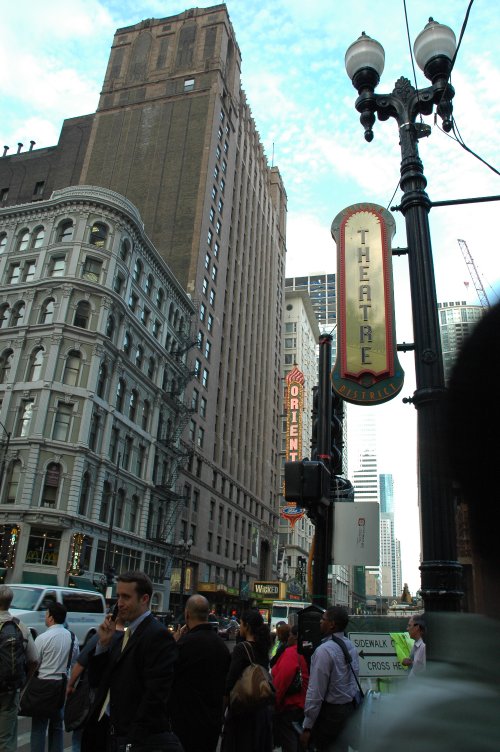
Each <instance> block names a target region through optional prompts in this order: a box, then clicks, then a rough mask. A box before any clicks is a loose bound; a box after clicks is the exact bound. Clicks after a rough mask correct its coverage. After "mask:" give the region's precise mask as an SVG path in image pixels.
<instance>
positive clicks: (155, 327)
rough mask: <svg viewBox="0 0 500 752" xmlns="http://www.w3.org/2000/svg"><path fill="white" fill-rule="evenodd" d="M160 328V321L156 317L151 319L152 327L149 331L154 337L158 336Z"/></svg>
mask: <svg viewBox="0 0 500 752" xmlns="http://www.w3.org/2000/svg"><path fill="white" fill-rule="evenodd" d="M160 329H161V323H160V322H159V321H158V319H155V320H154V321H153V328H152V329H151V333H152V335H153V337H155V338H156V339H158V337H159V336H160Z"/></svg>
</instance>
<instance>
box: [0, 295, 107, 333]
mask: <svg viewBox="0 0 500 752" xmlns="http://www.w3.org/2000/svg"><path fill="white" fill-rule="evenodd" d="M54 306H55V300H54V298H48V299H47V300H45V301H44V302H43V304H42V307H41V309H40V316H39V320H38V323H39V324H51V323H52V321H53V318H54ZM25 312H26V304H25V302H24V301H23V300H19V301H18V302H17V303H15V304H14V305H13V306H12V307H11V306H10V305H9V303H3V304H2V305H1V306H0V329H6V328H8V327H11V326H22V325H23V324H24V323H25V321H24V316H25ZM91 312H92V311H91V307H90V303H89V302H88V301H86V300H81V301H80V302H79V303H78V304H77V306H76V308H75V313H74V316H73V326H78V327H80V329H87V328H88V326H89V322H90V315H91Z"/></svg>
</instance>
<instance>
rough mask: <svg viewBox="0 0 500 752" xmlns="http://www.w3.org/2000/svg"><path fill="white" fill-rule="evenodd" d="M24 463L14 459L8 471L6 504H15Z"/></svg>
mask: <svg viewBox="0 0 500 752" xmlns="http://www.w3.org/2000/svg"><path fill="white" fill-rule="evenodd" d="M21 470H22V464H21V460H14V461H13V462H11V463H10V465H9V469H8V471H7V484H6V493H5V498H4V500H3V501H4V504H15V503H16V499H17V492H18V490H19V481H20V479H21Z"/></svg>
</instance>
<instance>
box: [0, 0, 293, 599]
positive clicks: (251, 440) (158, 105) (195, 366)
mask: <svg viewBox="0 0 500 752" xmlns="http://www.w3.org/2000/svg"><path fill="white" fill-rule="evenodd" d="M240 68H241V56H240V51H239V48H238V45H237V42H236V39H235V36H234V32H233V29H232V26H231V23H230V20H229V17H228V14H227V10H226V6H225V5H216V6H214V7H211V8H197V9H192V10H189V11H185V12H184V13H181V14H179V15H176V16H169V17H167V18H162V19H148V20H146V21H142V22H140V23H138V24H136V25H134V26H129V27H126V28H123V29H118V30H117V32H116V34H115V37H114V40H113V45H112V49H111V54H110V58H109V64H108V67H107V71H106V75H105V79H104V83H103V88H102V92H101V97H100V100H99V106H98V109H97V112H96V113H94V114H91V115H83V116H78V117H74V118H71V119H69V120H66V121H65V122H64V124H63V128H62V132H61V136H60V139H59V143H58V144H57V146H55V147H50V148H46V149H39V150H33V151H30V152H21V153H20V154H15V155H12V156H5V157H4V158H3V159H1V158H0V188H1V190H2V197H3V200H4V203H5V205H14V204H18V203H26V202H30V201H33V200H34V199H36V200H39V199H40V198H42V199H43V198H46V197H47V196H50V195H51V193H52V191H53V190H56V189H61V188H65V187H67V186H69V185H74V184H91V185H95V186H101V187H104V188H108V189H110V190H112V191H114V192H117V193H119V194H121V195H123V196H125V197H126V198H127V199H128V200H129V201H131V202H132V203H133V204H134V205H135V206H137V208H138V210H139V211H140V214H141V217H142V219H143V221H144V226H145V230H146V232H147V234H148V236H149V237H150V238H151V240H152V242H153V243H154V245H155V247H156V248H157V249H158V252H159V253H160V255H161V257H162V258H163V260H164V261H165V262H166V263H167V264H168V267H169V268H170V269H171V270H172V272H173V274H174V275H175V277H176V278H177V279H178V280H179V282H180V283H181V285H182V287H183V289H184V290H185V292H186V293H187V294H188V295H189V296H190V298H191V300H192V301H193V303H194V304H195V306H196V309H197V312H196V318H197V325H196V329H195V346H194V348H192V349H191V350H189V353H188V363H189V368H190V370H191V371H192V373H193V374H194V377H195V384H194V386H192V387H190V393H189V395H188V397H189V403H190V408H191V410H192V415H191V417H190V419H189V422H188V425H187V427H186V429H185V433H184V436H183V441H184V442H187V443H188V444H189V443H191V442H192V443H194V446H195V451H194V455H193V456H192V458H191V461H190V462H189V464H188V466H187V467H186V468H184V469H183V470H182V481H181V482H182V484H183V487H184V492H183V494H184V495H185V496H186V497H187V503H186V505H185V506H184V507H183V508H182V510H181V514H180V518H179V520H178V527H177V533H176V535H177V538H178V539H181V538H182V539H183V540H184V541H185V542H186V543H188V542H189V541H191V546H190V547H189V551H188V553H187V557H188V558H187V560H186V559H183V566H184V568H185V570H186V573H187V576H188V580H189V581H190V582H192V586H193V587H197V588H198V589H199V590H201V591H202V592H206V593H207V595H208V597H209V598H211V599H213V600H221V601H225V602H226V605H227V602H228V600H230V599H231V598H237V596H238V587H239V583H240V579H241V578H242V579H243V582H244V583H245V584H250V585H251V583H252V582H253V581H254V580H256V579H259V580H265V579H270V578H271V577H273V576H276V572H277V520H278V514H279V504H278V499H279V492H280V488H279V482H280V463H279V459H280V458H279V442H280V413H281V389H280V384H281V377H282V358H281V345H282V318H283V290H284V278H285V277H284V267H285V234H286V193H285V190H284V187H283V184H282V181H281V177H280V174H279V171H278V169H277V168H276V167H270V166H269V164H268V162H267V159H266V156H265V154H264V150H263V147H262V144H261V142H260V138H259V134H258V132H257V129H256V126H255V123H254V121H253V118H252V115H251V111H250V107H249V105H248V103H247V101H246V97H245V94H244V92H243V90H242V88H241V85H240ZM250 590H251V588H250Z"/></svg>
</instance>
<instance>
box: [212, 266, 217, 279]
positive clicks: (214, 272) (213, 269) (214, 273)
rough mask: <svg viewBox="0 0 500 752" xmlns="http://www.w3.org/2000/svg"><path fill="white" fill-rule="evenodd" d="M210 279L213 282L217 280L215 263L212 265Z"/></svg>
mask: <svg viewBox="0 0 500 752" xmlns="http://www.w3.org/2000/svg"><path fill="white" fill-rule="evenodd" d="M212 279H213V281H214V282H217V267H216V266H215V264H214V265H213V267H212Z"/></svg>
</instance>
